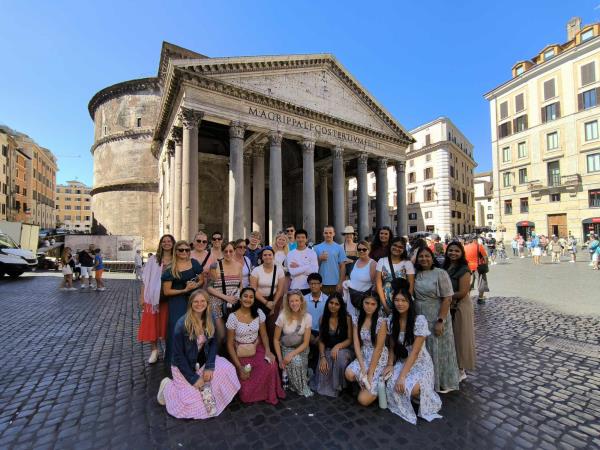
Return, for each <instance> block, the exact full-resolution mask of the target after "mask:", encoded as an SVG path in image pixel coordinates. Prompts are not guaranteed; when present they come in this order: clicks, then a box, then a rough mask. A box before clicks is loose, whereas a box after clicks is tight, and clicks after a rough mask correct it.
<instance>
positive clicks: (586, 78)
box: [581, 62, 596, 85]
mask: <svg viewBox="0 0 600 450" xmlns="http://www.w3.org/2000/svg"><path fill="white" fill-rule="evenodd" d="M595 69H596V68H595V66H594V63H593V62H591V63H588V64H584V65H583V66H581V84H582V85H586V84H589V83H593V82H594V81H596V70H595Z"/></svg>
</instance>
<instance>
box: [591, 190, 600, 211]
mask: <svg viewBox="0 0 600 450" xmlns="http://www.w3.org/2000/svg"><path fill="white" fill-rule="evenodd" d="M588 193H589V205H590V208H600V189H592V190H589V191H588Z"/></svg>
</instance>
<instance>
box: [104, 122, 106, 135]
mask: <svg viewBox="0 0 600 450" xmlns="http://www.w3.org/2000/svg"><path fill="white" fill-rule="evenodd" d="M106 133H107V128H106V125H104V135H105V136H106Z"/></svg>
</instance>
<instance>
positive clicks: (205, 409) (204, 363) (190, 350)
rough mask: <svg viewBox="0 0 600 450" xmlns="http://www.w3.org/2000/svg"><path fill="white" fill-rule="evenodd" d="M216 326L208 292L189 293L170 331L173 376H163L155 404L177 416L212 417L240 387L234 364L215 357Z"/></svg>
mask: <svg viewBox="0 0 600 450" xmlns="http://www.w3.org/2000/svg"><path fill="white" fill-rule="evenodd" d="M217 347H218V345H217V337H216V328H215V324H214V322H213V317H212V314H211V310H210V305H209V303H208V293H207V292H206V291H202V290H199V289H197V290H195V291H194V292H192V293H191V294H190V298H189V301H188V307H187V311H186V313H185V315H184V316H183V317H181V318H180V319H179V320H178V321H177V323H176V324H175V331H174V333H173V363H172V365H171V373H172V374H173V379H170V378H164V379H163V380H162V382H161V383H160V388H159V391H158V396H157V399H158V403H160V404H161V405H166V407H167V412H168V413H169V414H170V415H172V416H173V417H176V418H177V419H208V418H209V417H216V416H218V415H219V414H221V413H222V412H223V410H224V409H225V407H226V406H227V405H228V404H229V403H231V400H233V398H234V397H235V395H236V394H237V392H238V391H239V390H240V382H239V381H238V378H237V376H236V373H235V367H233V365H232V364H231V363H230V362H229V361H227V360H226V359H225V358H222V357H220V356H217Z"/></svg>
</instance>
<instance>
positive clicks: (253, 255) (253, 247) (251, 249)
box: [246, 231, 262, 267]
mask: <svg viewBox="0 0 600 450" xmlns="http://www.w3.org/2000/svg"><path fill="white" fill-rule="evenodd" d="M261 240H262V234H261V233H260V231H253V232H252V233H250V239H249V241H250V242H248V246H247V247H246V257H247V258H248V259H249V260H250V263H251V267H256V266H258V264H259V261H258V255H259V254H260V248H261V247H260V241H261Z"/></svg>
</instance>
